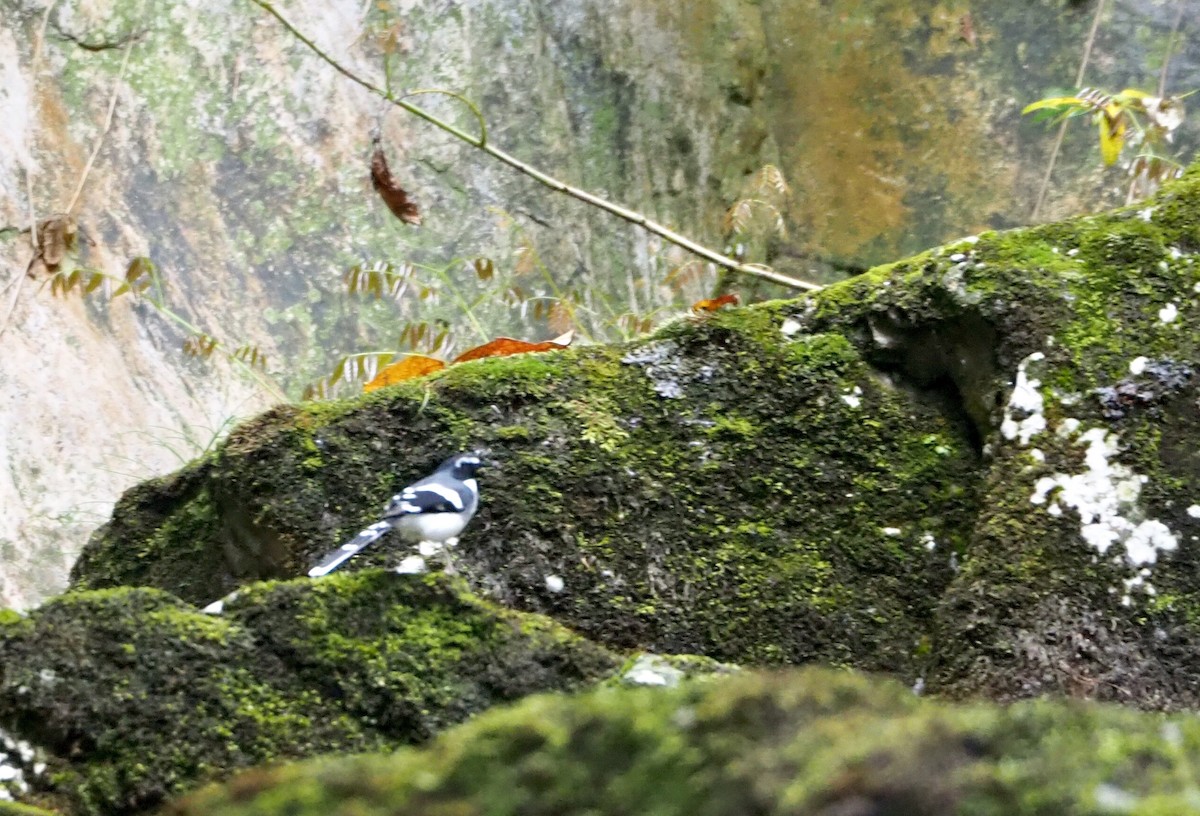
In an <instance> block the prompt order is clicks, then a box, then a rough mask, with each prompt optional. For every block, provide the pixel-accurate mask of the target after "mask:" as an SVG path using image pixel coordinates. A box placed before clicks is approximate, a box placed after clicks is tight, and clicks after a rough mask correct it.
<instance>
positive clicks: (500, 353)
mask: <svg viewBox="0 0 1200 816" xmlns="http://www.w3.org/2000/svg"><path fill="white" fill-rule="evenodd" d="M573 336H574V332H567V333H566V334H564V335H562V336H561V337H555V338H554V339H553V340H547V341H545V342H544V343H528V342H526V341H524V340H514V339H513V338H511V337H497V338H496V339H495V340H493V341H491V342H490V343H484V344H483V345H482V346H476V347H475V348H473V349H470V350H468V351H464V352H463V353H462V354H460V355H458V356H457V357H455V358H454V362H456V363H465V362H467V361H468V360H479V359H482V358H484V357H507V356H508V355H510V354H526V353H528V352H533V351H556V350H557V349H562V348H566V347H567V346H569V345H571V340H572V339H573Z"/></svg>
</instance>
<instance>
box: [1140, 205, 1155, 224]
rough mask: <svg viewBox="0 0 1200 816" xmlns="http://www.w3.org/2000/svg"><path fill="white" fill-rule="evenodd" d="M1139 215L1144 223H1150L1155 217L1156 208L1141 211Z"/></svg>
mask: <svg viewBox="0 0 1200 816" xmlns="http://www.w3.org/2000/svg"><path fill="white" fill-rule="evenodd" d="M1138 215H1139V216H1141V219H1142V220H1143V221H1149V220H1150V219H1151V218H1152V217H1153V216H1154V208H1153V207H1147V208H1146V209H1144V210H1139V211H1138Z"/></svg>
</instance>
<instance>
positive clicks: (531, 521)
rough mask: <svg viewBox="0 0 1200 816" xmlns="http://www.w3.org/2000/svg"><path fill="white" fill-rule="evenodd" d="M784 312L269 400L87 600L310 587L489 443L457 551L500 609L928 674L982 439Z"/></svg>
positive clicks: (84, 576) (714, 652)
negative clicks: (406, 493)
mask: <svg viewBox="0 0 1200 816" xmlns="http://www.w3.org/2000/svg"><path fill="white" fill-rule="evenodd" d="M782 310H783V307H779V306H776V307H774V308H772V307H768V308H760V309H748V310H734V311H731V312H729V313H726V314H718V315H715V316H713V317H711V318H709V319H705V320H697V321H691V320H685V321H682V322H680V323H677V324H674V325H672V326H670V327H668V328H666V329H664V330H663V331H661V332H659V333H658V334H657V335H656V336H655V337H653V338H649V339H646V340H643V341H640V342H637V343H632V344H629V345H625V346H619V347H591V348H583V349H577V350H569V351H565V352H557V353H550V354H542V355H526V356H524V357H518V358H505V359H489V360H481V361H478V362H471V363H464V364H461V365H457V366H453V367H451V368H450V369H448V370H447V371H446V372H445V373H444V374H441V375H438V376H435V377H434V378H431V379H428V380H425V381H421V382H418V383H409V384H402V385H400V386H397V387H393V388H389V389H385V390H383V391H380V392H376V393H374V394H372V395H370V396H367V397H365V398H362V399H359V400H355V401H347V402H342V403H333V404H318V405H303V406H299V407H288V408H279V409H276V410H275V411H273V412H271V413H269V414H266V415H264V416H262V417H260V418H259V419H257V420H255V421H253V422H251V423H249V424H247V425H244V426H242V427H241V428H239V429H237V430H236V431H235V432H234V433H233V434H232V436H231V437H230V438H229V440H228V441H227V442H226V443H225V444H224V445H223V446H221V448H220V449H219V450H218V451H217V452H216V454H215V455H214V456H212V457H211V458H210V459H208V460H206V461H205V462H203V463H200V464H197V465H195V466H193V467H191V468H190V469H188V470H185V471H183V472H182V473H180V474H178V475H177V476H176V477H175V479H174V480H172V479H168V480H165V481H162V482H159V483H154V484H148V485H144V486H142V487H140V488H137V489H135V490H134V491H132V492H130V493H129V494H128V495H127V496H126V497H125V499H124V500H123V501H122V502H121V504H120V506H119V508H118V509H117V510H116V513H115V514H114V520H113V522H112V523H110V524H109V525H108V526H107V527H105V528H104V529H102V530H101V531H100V532H99V533H98V534H97V535H96V537H95V538H94V540H93V541H92V542H91V543H90V544H89V546H88V547H87V549H86V551H85V552H84V554H83V557H82V558H81V559H80V561H79V563H78V564H77V565H76V567H75V570H74V573H73V576H74V585H75V586H76V587H93V588H98V587H104V586H112V585H119V584H137V585H154V586H159V587H162V588H165V589H169V590H170V591H173V592H178V593H180V595H181V596H182V597H184V598H185V599H187V600H189V601H192V602H193V603H197V604H199V603H207V602H208V601H211V600H213V599H215V598H217V597H220V596H222V595H224V594H225V593H226V592H228V591H229V590H231V589H232V588H234V587H235V586H237V585H238V584H239V583H240V582H244V581H251V580H255V579H261V578H266V577H283V576H292V575H299V574H303V572H304V571H305V570H306V569H307V568H308V566H309V565H310V564H311V563H312V562H313V560H314V559H315V558H317V557H318V556H319V555H320V554H321V553H322V552H323V551H325V550H327V549H329V548H330V547H331V546H333V545H335V544H336V543H338V542H339V540H341V539H344V538H346V537H348V536H351V535H353V534H354V533H355V532H356V531H357V530H358V529H360V528H361V527H363V526H365V525H366V524H368V523H370V522H371V521H373V520H374V516H375V515H376V514H377V513H378V511H379V508H381V507H382V506H383V505H384V503H385V502H386V500H387V497H388V496H389V495H390V494H391V493H392V492H393V491H395V490H396V489H397V488H398V487H400V486H402V485H403V484H405V483H407V482H408V481H409V480H411V479H413V478H414V477H416V476H419V475H420V474H421V473H422V472H424V471H427V470H428V469H429V468H430V467H431V465H432V464H434V463H436V462H437V461H439V460H440V459H441V458H442V457H444V455H445V454H446V453H447V452H449V451H452V450H455V449H464V448H475V447H488V448H490V449H491V452H492V458H493V459H495V460H497V461H498V462H499V463H500V467H499V468H498V469H497V470H495V471H491V472H485V473H484V474H483V475H482V477H481V483H482V485H483V502H482V508H481V511H480V513H479V516H478V518H477V519H476V521H475V522H474V523H473V525H472V526H471V527H470V528H469V530H468V531H467V533H466V534H465V535H464V537H463V541H462V544H461V546H460V547H459V549H458V554H457V558H458V560H459V561H460V562H461V563H462V565H463V567H464V572H465V573H466V574H467V575H469V576H474V577H475V578H477V580H478V585H479V586H480V588H481V589H484V590H485V591H486V592H487V593H488V594H489V595H491V596H492V597H494V598H496V599H498V600H499V601H501V602H502V603H505V604H508V605H513V606H516V607H518V608H524V609H528V610H534V611H540V612H547V613H550V614H552V615H554V616H555V617H557V618H558V619H559V620H561V621H563V622H564V623H567V624H568V625H570V626H571V627H572V628H574V629H576V630H577V631H580V632H581V633H582V634H584V635H586V636H589V637H592V638H594V639H596V640H597V641H599V642H602V643H605V644H606V645H608V646H610V647H613V648H622V649H626V648H628V649H632V648H642V649H649V650H652V651H656V652H663V653H702V654H705V655H708V656H710V657H713V658H715V659H718V660H726V661H733V662H745V661H757V662H766V663H781V662H792V663H795V662H803V661H809V660H825V661H831V662H836V663H853V664H855V665H860V666H864V667H867V668H872V669H881V670H889V671H900V672H908V673H913V671H914V670H913V668H912V666H913V660H914V655H915V654H916V650H917V649H918V645H919V644H920V643H921V642H922V640H923V638H925V637H926V636H927V634H928V631H929V629H928V626H929V623H930V621H931V620H932V616H933V610H934V605H935V603H936V599H937V598H938V597H939V596H940V595H941V593H942V591H943V590H944V588H945V586H946V585H947V583H948V582H949V580H950V578H951V576H952V573H951V569H950V566H949V560H950V553H951V552H953V551H955V550H961V549H962V548H963V547H964V546H965V544H966V539H965V537H964V534H965V533H966V531H967V530H968V529H969V521H970V519H971V518H972V517H973V515H974V513H975V511H976V508H975V503H974V497H975V491H976V476H975V473H976V470H977V467H978V451H977V449H976V447H975V446H974V445H973V443H972V437H971V434H972V431H971V429H970V428H969V427H968V423H967V422H966V421H965V420H964V419H963V418H962V417H960V416H957V415H952V414H949V415H948V414H946V413H945V412H944V411H942V405H941V401H940V397H933V398H928V399H926V398H925V397H924V396H923V395H919V394H911V393H908V392H905V391H902V390H898V389H896V388H893V387H890V386H889V385H888V384H887V383H885V382H883V381H882V380H880V378H879V377H878V376H877V373H876V372H875V371H874V370H873V369H872V368H871V367H870V366H868V365H867V364H866V363H865V362H864V360H863V359H862V356H861V355H860V353H859V352H858V350H857V349H856V348H855V347H854V346H853V345H852V344H851V343H850V342H849V341H848V340H847V339H846V338H845V337H844V336H842V335H841V334H837V333H830V334H824V335H814V336H810V337H806V338H804V339H799V340H798V339H795V338H791V337H789V336H787V335H786V334H785V333H784V332H783V331H781V324H782V323H783V317H782ZM934 540H936V541H937V542H939V547H940V548H939V549H937V550H936V551H934V550H932V549H931V548H930V546H929V542H931V541H934ZM398 558H399V556H398V554H397V552H396V549H395V548H394V547H388V546H386V545H384V546H380V547H378V552H375V553H373V554H368V555H366V556H365V557H362V558H360V559H356V560H355V562H353V563H352V564H351V565H350V567H351V568H358V567H361V566H370V565H377V564H382V563H386V562H387V561H388V560H389V559H391V560H392V561H393V562H394V561H395V560H397V559H398ZM551 576H556V577H557V579H561V582H562V586H563V590H562V591H557V592H556V591H554V590H553V589H551V587H552V586H555V585H556V584H557V583H558V581H557V580H551V581H548V580H547V579H548V578H550V577H551Z"/></svg>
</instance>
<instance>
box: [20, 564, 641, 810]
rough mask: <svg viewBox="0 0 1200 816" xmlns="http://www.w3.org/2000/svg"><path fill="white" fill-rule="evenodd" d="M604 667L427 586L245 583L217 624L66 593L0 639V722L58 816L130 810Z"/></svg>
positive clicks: (138, 591)
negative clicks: (246, 770)
mask: <svg viewBox="0 0 1200 816" xmlns="http://www.w3.org/2000/svg"><path fill="white" fill-rule="evenodd" d="M620 663H621V658H620V657H618V656H616V655H613V654H612V653H610V652H607V651H605V650H604V649H602V648H600V647H597V646H595V645H593V644H591V643H589V642H587V641H585V640H583V639H581V638H579V637H578V636H577V635H574V634H572V633H570V632H568V631H566V630H564V629H562V628H561V627H559V626H557V625H556V624H554V623H552V622H551V621H549V620H547V619H545V618H542V617H538V616H533V615H526V614H521V613H516V612H510V611H506V610H503V609H500V608H498V607H496V606H494V605H492V604H490V603H487V602H485V601H482V600H480V599H479V598H476V597H474V596H472V595H470V594H469V593H467V592H466V591H465V588H464V587H463V585H462V584H461V582H458V581H454V580H451V579H447V578H445V577H443V576H408V575H403V576H402V575H397V574H395V573H388V572H382V571H378V570H372V571H365V572H359V573H355V574H352V575H345V576H335V577H333V578H331V579H329V580H326V581H321V582H311V581H307V580H305V581H294V582H290V583H274V584H257V585H255V586H254V587H252V588H250V589H248V590H247V591H245V592H243V593H241V595H240V596H239V597H238V598H237V599H236V600H233V601H231V602H229V603H228V604H227V607H226V611H225V614H224V615H223V616H220V617H216V616H210V615H204V614H201V613H199V612H197V611H195V609H193V608H192V607H190V606H188V605H187V604H185V603H183V602H182V601H179V600H178V599H177V598H174V597H173V596H170V595H168V594H166V593H164V592H162V591H161V590H156V589H145V588H127V589H112V590H102V591H95V592H77V593H71V594H68V595H64V596H62V597H60V598H57V599H55V600H53V601H51V602H50V603H47V604H46V605H45V606H43V607H41V608H39V609H37V610H35V611H34V612H33V613H32V614H31V615H30V616H29V617H28V618H19V619H6V620H5V622H4V623H3V624H0V724H2V725H3V727H4V728H5V729H6V730H9V731H11V732H12V733H13V734H15V735H18V736H19V737H20V738H21V739H23V740H26V741H28V743H31V744H32V746H33V748H34V749H36V751H37V755H36V756H30V755H28V754H26V756H24V757H22V758H19V759H23V760H24V762H23V764H24V766H25V768H24V770H25V771H26V773H25V782H26V784H28V785H29V786H30V788H31V793H30V795H31V796H32V797H33V798H34V799H35V800H36V799H39V797H45V798H46V801H49V802H53V803H58V804H65V805H66V806H67V807H68V808H69V810H70V811H71V812H75V813H89V814H115V813H129V812H135V811H142V810H146V809H148V808H150V807H152V806H154V805H156V804H158V803H159V802H161V801H162V800H163V799H164V798H165V797H166V796H167V795H169V794H172V793H178V792H179V791H181V790H184V789H186V788H189V787H193V786H195V785H196V784H198V783H199V782H201V781H203V780H205V779H210V778H213V777H215V776H219V775H222V774H224V773H226V772H228V771H229V770H231V769H234V768H239V767H246V766H250V765H256V764H259V763H263V762H266V761H270V760H278V759H281V758H287V757H303V756H309V755H313V754H317V753H324V752H330V751H360V750H367V749H378V748H388V747H394V746H397V745H405V744H411V743H415V742H420V741H422V740H424V739H426V738H427V737H429V736H430V735H431V734H433V733H434V732H436V731H438V730H440V729H442V728H443V727H445V726H446V725H448V724H451V723H455V722H459V721H461V720H464V719H466V718H468V717H469V716H471V715H472V714H474V713H476V712H478V711H481V710H483V709H486V708H488V707H490V706H492V705H494V704H496V703H498V702H502V701H510V700H514V699H517V698H518V697H521V696H523V695H526V694H528V693H530V692H534V691H545V690H568V689H576V688H580V687H583V686H585V685H588V684H592V683H595V682H597V681H599V680H602V679H606V678H608V677H610V676H611V675H612V674H613V673H614V671H615V670H616V669H617V668H618V667H619V666H620Z"/></svg>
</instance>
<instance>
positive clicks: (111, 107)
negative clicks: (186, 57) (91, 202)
mask: <svg viewBox="0 0 1200 816" xmlns="http://www.w3.org/2000/svg"><path fill="white" fill-rule="evenodd" d="M135 42H137V40H136V38H134V39H130V40H129V42H128V43H126V44H125V56H124V57H122V58H121V69H120V70H119V71H118V72H117V78H116V79H114V80H113V87H112V94H110V95H109V100H108V114H107V115H106V116H105V117H104V128H103V129H102V130H101V131H100V136H99V137H98V138H97V139H96V146H95V147H94V148H93V149H92V155H90V156H88V160H87V164H86V165H84V168H83V173H82V174H81V175H80V176H79V183H78V184H77V185H75V193H74V195H72V196H71V200H70V201H69V202H68V203H67V209H66V213H67V215H68V216H70V215H71V213H72V211H74V209H75V205H76V204H78V203H79V196H80V195H81V194H82V193H83V185H84V184H85V183H86V182H87V178H88V176H89V175H90V174H91V172H92V165H94V164H95V163H96V157H97V156H99V155H100V148H101V147H103V146H104V137H105V136H107V135H108V129H109V128H111V127H112V120H113V111H115V110H116V109H117V93H118V92H119V91H120V90H121V81H122V80H123V79H125V69H126V68H127V67H128V66H129V55H130V54H131V53H133V45H134V43H135Z"/></svg>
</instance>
